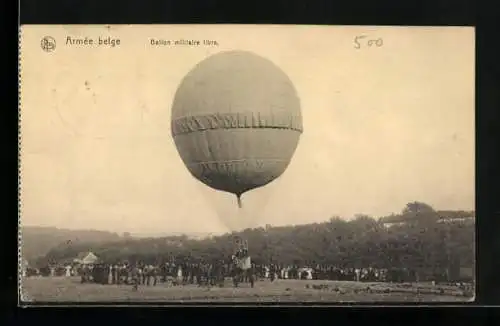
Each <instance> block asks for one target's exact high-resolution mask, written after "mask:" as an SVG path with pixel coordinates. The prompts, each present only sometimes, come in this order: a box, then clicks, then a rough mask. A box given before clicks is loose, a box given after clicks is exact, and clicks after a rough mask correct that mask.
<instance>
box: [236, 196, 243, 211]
mask: <svg viewBox="0 0 500 326" xmlns="http://www.w3.org/2000/svg"><path fill="white" fill-rule="evenodd" d="M236 200H237V201H238V208H243V203H242V202H241V194H238V195H236Z"/></svg>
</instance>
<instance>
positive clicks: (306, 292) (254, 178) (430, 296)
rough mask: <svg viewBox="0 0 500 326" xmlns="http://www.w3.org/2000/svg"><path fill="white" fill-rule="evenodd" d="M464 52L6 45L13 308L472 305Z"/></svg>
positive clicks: (460, 38)
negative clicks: (15, 49) (11, 125)
mask: <svg viewBox="0 0 500 326" xmlns="http://www.w3.org/2000/svg"><path fill="white" fill-rule="evenodd" d="M474 44H475V31H474V28H472V27H412V26H315V25H229V24H228V25H29V26H26V25H24V26H21V31H20V57H19V74H20V86H19V87H20V89H19V93H20V105H19V117H20V118H19V120H20V122H19V123H20V125H19V130H20V131H19V160H20V163H19V165H20V169H19V180H20V181H19V182H20V183H19V207H20V209H19V244H18V245H19V250H18V252H19V258H18V262H19V268H18V273H19V274H18V276H19V283H18V284H19V301H20V303H21V304H25V305H29V304H30V303H43V304H49V303H67V304H78V303H81V302H86V303H118V304H119V303H125V304H127V303H128V304H132V303H148V302H151V303H155V304H161V303H168V304H172V303H199V304H207V303H214V304H217V303H240V304H241V303H247V304H257V303H270V304H278V305H279V304H288V303H309V304H312V303H331V304H337V303H345V302H349V303H357V302H359V303H378V302H382V303H421V304H426V303H434V302H439V303H442V304H446V303H457V302H471V301H474V298H475V280H476V261H475V227H476V223H475V221H476V214H475V171H474V170H475V127H474V125H475V71H474V67H475V57H474V56H475V54H474V53H475V48H474Z"/></svg>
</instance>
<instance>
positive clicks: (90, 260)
mask: <svg viewBox="0 0 500 326" xmlns="http://www.w3.org/2000/svg"><path fill="white" fill-rule="evenodd" d="M98 261H99V258H98V257H97V256H96V255H95V254H94V253H93V252H91V251H88V252H81V253H79V254H78V256H77V257H76V258H75V259H74V260H73V262H75V263H78V264H82V265H93V264H96V263H97V262H98Z"/></svg>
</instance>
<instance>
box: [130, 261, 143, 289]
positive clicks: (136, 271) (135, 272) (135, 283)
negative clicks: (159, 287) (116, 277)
mask: <svg viewBox="0 0 500 326" xmlns="http://www.w3.org/2000/svg"><path fill="white" fill-rule="evenodd" d="M130 276H131V279H132V290H134V291H137V290H138V289H139V283H140V280H141V271H140V268H139V267H138V266H134V267H132V271H131V275H130Z"/></svg>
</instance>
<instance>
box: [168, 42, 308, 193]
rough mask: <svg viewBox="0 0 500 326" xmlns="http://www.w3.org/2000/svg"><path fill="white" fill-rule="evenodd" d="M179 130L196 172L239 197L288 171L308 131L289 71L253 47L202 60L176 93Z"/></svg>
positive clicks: (175, 128)
mask: <svg viewBox="0 0 500 326" xmlns="http://www.w3.org/2000/svg"><path fill="white" fill-rule="evenodd" d="M171 119H172V120H171V129H172V136H173V138H174V142H175V145H176V147H177V150H178V152H179V155H180V157H181V158H182V160H183V162H184V164H185V165H186V167H187V168H188V170H189V171H190V172H191V174H192V175H193V176H194V177H195V178H196V179H198V180H199V181H201V182H203V183H204V184H206V185H208V186H210V187H211V188H213V189H217V190H222V191H226V192H229V193H233V194H235V195H236V196H238V199H239V197H240V196H241V195H242V194H243V193H245V192H246V191H249V190H252V189H255V188H258V187H262V186H264V185H266V184H268V183H269V182H271V181H273V180H275V179H276V178H277V177H279V176H280V175H281V174H283V172H284V171H285V170H286V168H287V166H288V164H289V163H290V160H291V158H292V156H293V154H294V152H295V149H296V148H297V144H298V140H299V136H300V134H301V133H302V130H303V129H302V116H301V112H300V100H299V98H298V96H297V93H296V91H295V88H294V86H293V84H292V82H291V81H290V79H289V78H288V76H287V75H286V74H285V73H284V72H283V71H282V70H281V69H280V68H278V67H277V66H276V65H274V64H273V63H272V62H271V61H269V60H267V59H264V58H262V57H260V56H257V55H255V54H253V53H250V52H244V51H228V52H220V53H218V54H215V55H213V56H210V57H208V58H207V59H205V60H203V61H201V62H200V63H199V64H198V65H196V66H195V67H194V68H193V69H192V70H191V71H190V72H189V73H188V74H187V75H186V76H185V77H184V79H183V80H182V81H181V83H180V85H179V87H178V89H177V92H176V94H175V97H174V101H173V107H172V118H171Z"/></svg>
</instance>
